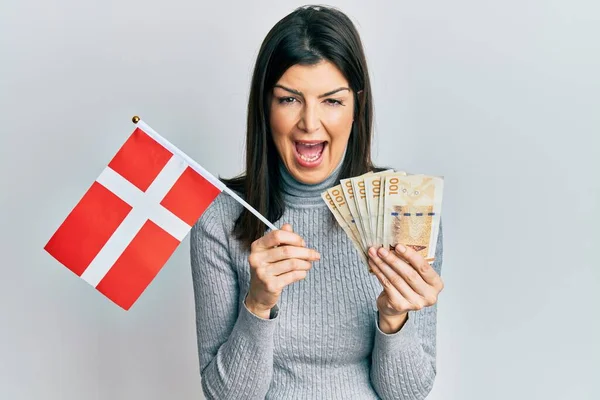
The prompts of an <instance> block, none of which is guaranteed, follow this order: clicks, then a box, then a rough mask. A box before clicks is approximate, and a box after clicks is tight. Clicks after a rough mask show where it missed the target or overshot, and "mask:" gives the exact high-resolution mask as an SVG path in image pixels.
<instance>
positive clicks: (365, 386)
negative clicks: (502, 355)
mask: <svg viewBox="0 0 600 400" xmlns="http://www.w3.org/2000/svg"><path fill="white" fill-rule="evenodd" d="M280 169H281V171H282V175H283V186H284V190H285V201H286V206H287V207H286V211H285V213H284V215H283V217H282V218H281V219H280V220H279V221H272V222H273V223H274V224H275V225H276V226H277V227H280V226H281V225H283V224H284V223H290V224H291V225H292V228H293V229H294V231H295V232H297V233H298V234H299V235H300V236H302V237H303V238H304V239H305V241H306V244H307V246H308V247H311V248H314V249H316V250H317V251H319V252H320V253H321V259H320V260H319V261H317V262H315V263H314V264H313V267H312V269H311V270H310V271H309V273H308V275H307V277H306V279H304V280H303V281H300V282H296V283H294V284H292V285H289V286H287V287H286V288H285V289H284V290H283V293H282V295H281V298H280V300H279V303H278V306H277V307H276V308H275V309H274V310H273V311H272V313H271V318H270V319H263V318H261V317H258V316H256V315H254V314H252V313H251V312H250V311H248V309H247V308H246V306H245V304H244V298H245V296H246V293H247V292H248V288H249V284H250V269H249V265H248V252H247V251H243V250H242V249H241V247H240V245H239V243H238V241H237V240H236V239H235V238H234V237H233V236H232V235H231V231H232V229H233V224H234V222H235V220H236V218H237V217H238V215H239V214H240V212H241V211H242V206H241V205H240V204H239V203H237V202H236V201H235V200H234V199H233V198H231V197H230V196H228V195H227V194H225V193H222V194H220V195H219V196H218V197H217V198H216V199H215V201H214V202H213V203H212V204H211V205H210V206H209V208H208V209H207V210H206V211H205V212H204V214H203V215H202V217H201V218H200V219H199V220H198V222H197V223H196V224H195V225H194V227H193V229H192V231H191V234H190V246H191V266H192V276H193V283H194V294H195V302H196V326H197V337H198V352H199V360H200V373H201V377H202V379H201V380H202V388H203V391H204V394H205V396H206V398H207V399H219V400H222V399H244V400H246V399H263V398H266V399H277V400H285V399H344V400H348V399H424V398H425V397H426V396H427V394H428V393H429V392H430V390H431V388H432V386H433V382H434V378H435V372H436V358H435V357H436V356H435V354H436V306H433V307H428V308H425V309H423V310H420V311H418V312H410V313H409V317H408V320H407V322H406V323H405V325H404V326H403V327H402V329H401V330H400V331H399V332H397V333H394V334H391V335H390V334H385V333H383V332H382V331H381V330H380V329H379V327H378V324H377V320H378V314H377V306H376V299H377V296H378V295H379V294H380V293H381V290H382V286H381V284H380V283H379V281H378V280H377V278H376V277H375V276H374V275H371V274H369V273H368V271H367V266H366V265H365V264H364V263H363V262H362V261H361V259H360V257H359V255H358V253H357V251H356V249H355V248H354V246H353V244H352V242H351V241H350V239H349V238H348V237H347V236H346V234H345V233H344V231H343V230H342V229H341V228H340V227H339V226H337V224H336V223H335V222H333V223H332V220H331V217H330V211H329V210H328V208H327V205H326V204H325V203H324V202H323V200H322V199H321V197H320V193H321V192H322V191H323V190H324V189H325V188H328V187H331V186H334V185H335V184H337V183H338V182H337V173H338V170H339V167H338V169H337V170H336V171H335V172H334V173H333V174H332V175H331V176H330V177H329V178H327V180H325V181H324V182H321V183H320V184H316V185H306V184H303V183H300V182H298V181H297V180H295V179H294V178H293V177H292V176H291V175H290V174H289V173H288V172H287V170H286V169H285V167H281V166H280ZM441 264H442V233H441V231H440V235H439V241H438V245H437V254H436V261H435V263H434V265H433V266H434V268H435V270H436V271H437V272H438V273H440V270H441Z"/></svg>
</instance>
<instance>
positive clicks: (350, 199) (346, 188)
mask: <svg viewBox="0 0 600 400" xmlns="http://www.w3.org/2000/svg"><path fill="white" fill-rule="evenodd" d="M372 174H373V172H367V173H366V174H363V175H360V176H358V177H356V178H364V177H365V176H368V175H372ZM340 184H341V186H342V192H343V194H344V197H345V198H346V204H347V205H348V209H349V210H350V215H351V216H352V220H353V221H354V223H355V226H356V228H357V230H358V232H359V237H360V241H361V244H362V247H363V248H364V249H366V250H367V251H368V246H367V235H366V233H365V230H364V228H363V226H362V221H361V218H360V213H359V212H358V205H357V202H356V199H355V195H354V188H353V187H352V180H351V178H347V179H342V180H340Z"/></svg>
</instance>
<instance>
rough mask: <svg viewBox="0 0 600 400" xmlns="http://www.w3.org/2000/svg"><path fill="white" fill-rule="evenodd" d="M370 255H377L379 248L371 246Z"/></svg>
mask: <svg viewBox="0 0 600 400" xmlns="http://www.w3.org/2000/svg"><path fill="white" fill-rule="evenodd" d="M369 255H370V256H371V257H377V250H375V247H371V248H370V249H369Z"/></svg>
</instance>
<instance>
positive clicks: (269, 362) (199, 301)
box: [190, 198, 278, 400]
mask: <svg viewBox="0 0 600 400" xmlns="http://www.w3.org/2000/svg"><path fill="white" fill-rule="evenodd" d="M223 206H224V205H223V203H222V202H219V199H218V198H217V200H215V203H213V204H212V205H211V206H210V207H209V208H208V209H207V210H206V211H205V213H204V214H203V215H202V217H200V219H199V220H198V221H197V222H196V224H195V225H194V226H193V228H192V231H191V234H190V255H191V267H192V277H193V286H194V299H195V306H196V331H197V340H198V354H199V361H200V375H201V381H202V389H203V391H204V395H205V396H206V398H207V399H209V400H210V399H263V398H264V397H265V395H266V393H267V391H268V389H269V385H270V383H271V379H272V375H273V334H274V329H275V326H276V324H277V323H278V317H277V315H276V314H274V313H273V312H272V313H271V319H264V318H261V317H258V316H256V315H255V314H253V313H252V312H250V311H249V310H248V309H247V308H246V306H245V304H244V302H241V303H242V304H243V305H242V306H239V304H240V293H239V286H238V281H237V273H236V271H235V270H234V268H233V266H232V263H231V259H230V256H229V250H228V241H227V237H228V234H227V233H226V228H225V226H226V224H224V223H223V222H224V221H223V218H221V215H222V214H223V212H222V211H223V209H222V208H223ZM244 296H245V294H244ZM238 310H239V312H238Z"/></svg>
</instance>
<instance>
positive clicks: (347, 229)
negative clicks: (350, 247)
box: [321, 189, 367, 263]
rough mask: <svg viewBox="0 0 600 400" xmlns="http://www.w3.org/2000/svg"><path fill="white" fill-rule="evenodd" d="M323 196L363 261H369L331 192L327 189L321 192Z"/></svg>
mask: <svg viewBox="0 0 600 400" xmlns="http://www.w3.org/2000/svg"><path fill="white" fill-rule="evenodd" d="M338 190H339V189H338ZM321 197H322V198H323V200H324V201H325V203H326V204H327V207H329V210H330V211H331V213H332V214H333V216H334V217H335V220H336V221H337V223H338V224H339V225H340V226H341V228H342V229H343V230H344V232H346V235H348V237H349V238H350V240H351V241H352V243H353V244H354V247H356V250H357V251H358V253H359V255H360V256H361V258H362V259H363V261H364V262H365V263H367V257H366V254H365V251H364V249H363V248H362V246H361V245H360V240H359V238H358V237H356V236H355V234H354V232H353V231H352V229H350V226H349V225H348V222H346V220H345V219H344V217H342V214H341V213H340V211H339V210H338V208H337V207H336V205H335V202H334V201H333V199H332V198H331V195H330V194H329V192H328V191H325V192H323V193H321Z"/></svg>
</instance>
